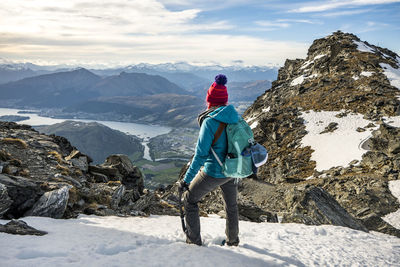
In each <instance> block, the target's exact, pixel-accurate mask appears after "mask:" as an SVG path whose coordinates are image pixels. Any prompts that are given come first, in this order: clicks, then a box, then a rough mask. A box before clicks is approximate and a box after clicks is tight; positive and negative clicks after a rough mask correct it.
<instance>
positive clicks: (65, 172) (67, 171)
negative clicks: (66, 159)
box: [56, 164, 69, 175]
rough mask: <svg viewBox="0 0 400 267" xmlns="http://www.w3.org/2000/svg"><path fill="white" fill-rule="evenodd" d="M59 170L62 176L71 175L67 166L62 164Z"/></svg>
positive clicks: (58, 166) (58, 167)
mask: <svg viewBox="0 0 400 267" xmlns="http://www.w3.org/2000/svg"><path fill="white" fill-rule="evenodd" d="M56 168H57V170H60V171H61V174H62V175H69V169H68V168H67V167H65V166H61V165H60V164H58V165H57V167H56Z"/></svg>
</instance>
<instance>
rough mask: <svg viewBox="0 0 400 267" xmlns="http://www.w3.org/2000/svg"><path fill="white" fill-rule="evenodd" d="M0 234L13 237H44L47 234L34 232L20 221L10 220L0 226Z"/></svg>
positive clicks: (34, 230) (33, 229)
mask: <svg viewBox="0 0 400 267" xmlns="http://www.w3.org/2000/svg"><path fill="white" fill-rule="evenodd" d="M0 232H1V233H7V234H13V235H39V236H42V235H46V234H47V232H45V231H40V230H36V229H35V228H33V227H31V226H29V225H28V224H27V223H26V222H24V221H22V220H11V221H10V222H9V223H7V224H5V225H1V224H0Z"/></svg>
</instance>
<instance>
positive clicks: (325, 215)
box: [282, 187, 368, 231]
mask: <svg viewBox="0 0 400 267" xmlns="http://www.w3.org/2000/svg"><path fill="white" fill-rule="evenodd" d="M285 201H286V202H292V203H288V204H289V205H288V206H291V207H293V208H292V210H291V211H290V213H289V214H287V215H285V216H284V217H283V220H282V222H297V223H304V224H312V225H321V224H332V225H337V226H344V227H349V228H352V229H355V230H361V231H368V230H367V228H366V227H365V226H363V225H362V224H361V223H359V222H358V221H357V220H355V219H354V218H353V217H352V216H351V215H350V214H349V213H348V212H347V211H346V210H345V209H344V208H343V207H342V206H340V205H339V203H338V202H337V201H336V200H335V199H334V198H332V196H331V195H329V194H328V193H327V192H326V191H325V190H323V189H322V188H320V187H308V188H303V189H300V190H299V189H298V188H293V189H292V190H291V192H290V193H289V194H287V196H286V199H285Z"/></svg>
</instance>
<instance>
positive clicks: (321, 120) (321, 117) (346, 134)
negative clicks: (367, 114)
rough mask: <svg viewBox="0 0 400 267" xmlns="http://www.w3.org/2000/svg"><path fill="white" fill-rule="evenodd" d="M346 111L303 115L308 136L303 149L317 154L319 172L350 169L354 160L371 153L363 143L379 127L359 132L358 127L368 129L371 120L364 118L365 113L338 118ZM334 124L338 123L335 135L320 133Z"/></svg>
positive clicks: (315, 157) (313, 112)
mask: <svg viewBox="0 0 400 267" xmlns="http://www.w3.org/2000/svg"><path fill="white" fill-rule="evenodd" d="M341 112H343V111H321V112H315V111H310V112H309V113H302V115H301V116H302V118H303V119H304V121H305V126H306V130H307V132H308V134H307V135H306V136H304V137H303V140H302V146H304V147H305V146H310V147H311V148H312V149H313V150H314V152H313V153H312V155H311V160H314V161H316V163H317V164H316V170H317V171H323V170H328V169H330V168H332V167H337V166H343V167H347V166H349V164H350V162H351V161H353V160H355V159H356V160H359V161H361V159H362V155H363V154H364V153H365V152H367V151H366V150H364V149H362V148H360V147H359V144H360V143H361V142H362V141H363V140H364V139H366V138H368V137H369V136H370V134H371V131H372V130H375V129H377V127H374V128H369V130H367V131H365V132H357V131H356V129H357V128H358V127H365V126H366V125H368V124H369V123H371V121H369V120H365V119H363V115H362V114H348V115H347V116H346V117H342V118H337V117H335V115H337V114H339V113H341ZM331 122H336V123H338V126H337V127H338V129H336V130H335V131H334V132H329V133H324V134H320V133H321V132H322V131H323V130H324V129H325V127H326V126H328V125H329V123H331Z"/></svg>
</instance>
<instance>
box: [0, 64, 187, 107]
mask: <svg viewBox="0 0 400 267" xmlns="http://www.w3.org/2000/svg"><path fill="white" fill-rule="evenodd" d="M0 92H1V95H2V100H3V101H7V102H8V103H12V104H13V105H14V106H17V107H23V106H30V107H36V108H51V107H59V108H62V107H68V106H72V105H76V104H78V103H83V102H85V101H87V100H89V99H94V98H97V97H101V96H105V97H112V96H143V95H154V94H160V93H174V94H187V93H188V92H187V91H185V90H183V89H182V88H180V87H179V86H177V85H175V84H173V83H171V82H170V81H168V80H167V79H165V78H163V77H161V76H153V75H147V74H144V73H121V74H120V75H116V76H109V77H106V78H102V77H100V76H98V75H96V74H94V73H92V72H90V71H88V70H86V69H83V68H81V69H77V70H73V71H66V72H58V73H53V74H45V75H40V76H35V77H31V78H25V79H22V80H19V81H16V82H9V83H7V84H2V85H0Z"/></svg>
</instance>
